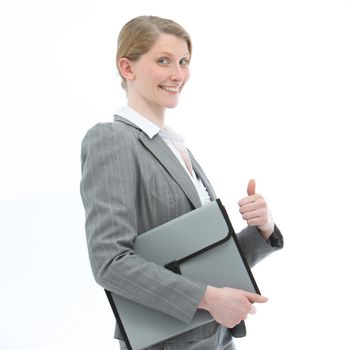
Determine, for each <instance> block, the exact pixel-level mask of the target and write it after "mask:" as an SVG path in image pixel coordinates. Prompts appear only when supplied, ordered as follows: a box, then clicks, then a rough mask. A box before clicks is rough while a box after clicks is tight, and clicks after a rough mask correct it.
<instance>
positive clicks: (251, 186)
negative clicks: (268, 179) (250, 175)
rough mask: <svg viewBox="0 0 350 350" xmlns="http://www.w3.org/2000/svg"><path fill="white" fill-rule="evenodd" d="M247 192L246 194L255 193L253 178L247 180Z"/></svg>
mask: <svg viewBox="0 0 350 350" xmlns="http://www.w3.org/2000/svg"><path fill="white" fill-rule="evenodd" d="M247 193H248V196H251V195H253V194H255V180H254V179H251V180H249V182H248V187H247Z"/></svg>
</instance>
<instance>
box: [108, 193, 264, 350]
mask: <svg viewBox="0 0 350 350" xmlns="http://www.w3.org/2000/svg"><path fill="white" fill-rule="evenodd" d="M135 253H136V254H138V255H140V256H142V257H143V258H145V259H147V260H149V261H153V262H155V263H157V264H158V265H161V266H164V267H166V268H168V269H170V270H172V271H174V272H175V273H181V274H182V275H183V276H186V277H188V278H190V279H193V280H197V281H201V282H204V283H206V284H208V285H212V286H215V287H232V288H238V289H244V290H247V291H249V292H253V293H259V294H260V292H259V289H258V287H257V285H256V282H255V280H254V277H253V275H252V273H251V271H250V269H249V266H248V264H247V262H246V260H245V258H244V256H243V254H242V253H241V249H240V247H239V244H238V239H237V237H236V235H235V233H234V230H233V228H232V225H231V223H230V220H229V217H228V215H227V213H226V211H225V208H224V207H223V205H222V204H221V201H220V200H219V199H217V200H216V201H213V202H211V203H209V204H207V205H205V206H202V207H200V208H197V209H194V210H192V211H191V212H189V213H186V214H184V215H182V216H180V217H178V218H176V219H174V220H172V221H169V222H167V223H165V224H163V225H160V226H158V227H156V228H154V229H152V230H150V231H147V232H145V233H143V234H141V235H139V236H138V237H137V239H136V241H135ZM106 294H107V297H108V300H109V302H110V305H111V307H112V309H113V312H114V315H115V317H116V319H117V322H118V325H119V327H120V329H121V332H122V333H123V336H124V341H125V343H126V345H127V347H128V349H130V350H140V349H143V348H145V347H148V346H151V345H154V344H156V343H159V342H161V341H163V340H166V339H169V338H171V337H173V336H176V335H178V334H181V333H183V332H186V331H188V330H191V329H193V328H195V327H198V326H201V325H203V324H206V323H209V322H211V321H212V320H213V318H212V317H211V315H210V314H209V313H208V312H207V311H204V310H197V312H196V313H195V316H194V318H193V320H192V321H191V323H190V324H186V323H184V322H181V321H179V320H177V319H175V318H173V317H171V316H169V315H167V314H164V313H162V312H160V311H157V310H154V309H151V308H148V307H146V306H143V305H141V304H138V303H134V302H132V301H130V300H128V299H126V298H123V297H121V296H119V295H117V294H115V293H111V292H109V291H106Z"/></svg>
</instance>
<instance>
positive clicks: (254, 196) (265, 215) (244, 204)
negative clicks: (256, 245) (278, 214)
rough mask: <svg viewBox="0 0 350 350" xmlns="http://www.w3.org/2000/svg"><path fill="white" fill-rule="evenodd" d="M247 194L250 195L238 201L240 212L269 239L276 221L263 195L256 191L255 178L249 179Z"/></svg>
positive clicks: (249, 223) (250, 224)
mask: <svg viewBox="0 0 350 350" xmlns="http://www.w3.org/2000/svg"><path fill="white" fill-rule="evenodd" d="M247 194H248V197H245V198H243V199H241V200H240V201H239V202H238V205H239V207H240V209H239V212H240V213H241V214H242V218H243V219H244V220H246V221H247V224H248V226H257V228H258V229H259V230H260V232H261V234H262V235H263V237H264V239H265V240H267V239H268V238H269V237H270V235H271V234H272V232H273V230H274V221H273V218H272V214H271V212H270V210H269V208H268V206H267V203H266V202H265V199H264V198H263V196H262V195H261V194H259V193H255V180H250V181H249V183H248V187H247Z"/></svg>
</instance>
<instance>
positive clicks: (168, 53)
mask: <svg viewBox="0 0 350 350" xmlns="http://www.w3.org/2000/svg"><path fill="white" fill-rule="evenodd" d="M157 55H166V56H174V55H173V54H172V53H170V52H167V51H161V52H158V53H157ZM185 56H190V53H189V52H186V53H184V54H183V55H182V56H181V57H185Z"/></svg>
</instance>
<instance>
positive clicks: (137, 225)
mask: <svg viewBox="0 0 350 350" xmlns="http://www.w3.org/2000/svg"><path fill="white" fill-rule="evenodd" d="M190 158H191V161H192V165H193V169H194V171H195V173H196V174H197V176H198V177H199V178H200V179H201V180H202V182H203V184H204V185H205V187H206V188H207V190H208V192H209V195H210V198H211V199H212V200H214V199H215V198H216V196H215V193H214V190H213V188H212V186H211V184H210V182H209V180H208V179H207V177H206V176H205V174H204V171H203V170H202V168H201V167H200V165H199V164H198V163H197V161H196V160H195V159H194V157H193V156H192V155H191V153H190ZM81 161H82V180H81V188H80V189H81V196H82V200H83V204H84V207H85V214H86V224H85V229H86V238H87V246H88V251H89V258H90V263H91V267H92V271H93V274H94V277H95V279H96V281H97V283H98V284H100V285H101V286H102V287H103V288H105V289H107V290H110V291H112V292H114V293H118V294H120V295H122V296H123V297H126V298H129V299H131V300H133V301H135V302H138V303H141V304H143V305H147V306H148V307H152V308H155V309H157V310H159V311H162V312H165V313H167V314H169V315H171V316H173V317H175V318H177V319H179V320H181V321H183V322H190V321H191V319H192V317H193V315H194V313H195V311H196V309H197V305H198V303H199V302H200V300H201V298H202V296H203V294H204V291H205V288H206V286H205V285H204V284H202V283H200V282H197V281H191V280H188V279H186V278H185V277H183V276H181V275H176V274H174V273H172V272H170V271H168V270H166V269H165V268H163V267H160V266H158V265H156V264H154V263H152V262H149V261H145V260H144V259H143V258H142V257H140V256H138V255H136V254H134V250H133V243H134V241H135V238H136V236H137V235H139V234H142V233H143V232H145V231H147V230H149V229H151V228H153V227H156V226H159V225H160V224H162V223H165V222H167V221H170V220H172V219H174V218H176V217H178V216H180V215H182V214H184V213H186V212H188V211H190V210H192V209H194V208H198V207H199V206H200V205H201V202H200V199H199V196H198V194H197V191H196V189H195V188H194V185H193V183H192V182H191V180H190V178H189V177H188V175H187V174H186V172H185V169H184V168H183V166H182V165H181V164H180V163H179V161H178V159H177V158H176V156H175V155H174V154H173V153H172V151H171V150H170V149H169V147H168V146H167V145H166V144H165V142H164V141H163V140H162V138H161V137H160V136H159V135H158V134H157V135H155V136H154V137H153V138H149V137H148V136H147V135H146V134H145V133H144V132H143V131H142V130H140V129H139V128H138V127H137V126H136V125H134V124H133V123H131V122H130V121H128V120H127V119H125V118H123V117H120V116H115V120H114V122H112V123H100V124H97V125H95V126H94V127H93V128H91V129H90V130H89V131H88V132H87V134H86V136H85V137H84V139H83V141H82V151H81ZM238 237H239V241H240V243H241V246H242V249H243V252H244V253H245V256H246V258H247V260H248V263H249V264H250V266H253V265H254V264H255V263H257V262H258V261H259V260H261V259H262V258H264V257H265V256H267V255H268V254H269V253H271V252H273V251H274V250H276V249H278V248H274V247H271V245H269V244H268V243H267V242H266V241H265V240H264V239H263V238H262V237H261V235H260V234H259V233H258V230H257V229H256V228H254V227H247V228H246V229H244V230H243V231H242V232H241V233H239V234H238ZM220 327H221V326H219V325H218V324H217V323H216V322H212V323H210V324H208V325H206V326H203V327H199V329H195V330H192V331H190V332H187V333H185V334H183V335H180V336H177V337H176V338H174V339H172V340H169V342H179V343H186V342H191V343H196V342H198V341H203V340H204V339H209V338H210V339H212V338H213V335H215V333H218V332H220V331H221V332H222V329H221V330H220ZM115 336H116V337H117V338H121V334H120V332H119V330H118V327H117V328H116V334H115ZM180 348H181V347H179V349H180ZM186 348H188V349H190V347H186ZM206 348H207V349H214V348H215V347H213V346H212V345H210V344H209V343H208V347H201V349H206Z"/></svg>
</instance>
